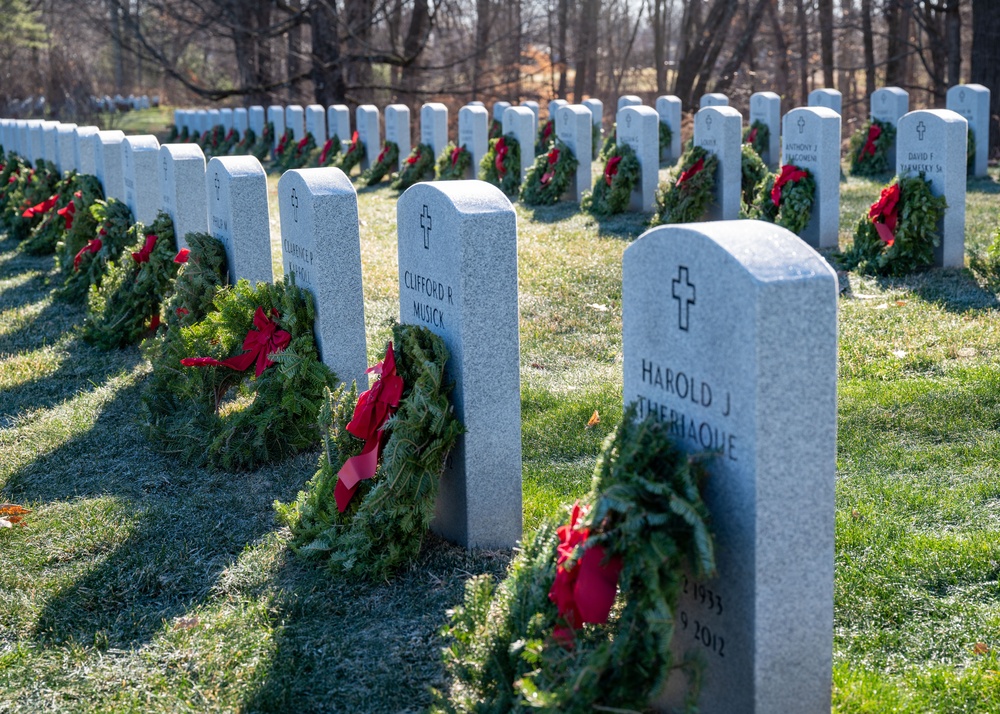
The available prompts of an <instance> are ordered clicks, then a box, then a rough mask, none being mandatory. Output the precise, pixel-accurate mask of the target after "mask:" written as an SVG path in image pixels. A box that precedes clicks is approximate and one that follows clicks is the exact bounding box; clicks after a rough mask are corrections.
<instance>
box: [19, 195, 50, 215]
mask: <svg viewBox="0 0 1000 714" xmlns="http://www.w3.org/2000/svg"><path fill="white" fill-rule="evenodd" d="M58 202H59V196H51V197H50V198H47V199H45V200H44V201H42V202H41V203H38V204H35V205H34V206H31V207H30V208H26V209H25V211H24V213H22V214H21V218H35V217H36V216H40V215H42V214H43V213H48V212H49V211H51V210H52V209H53V208H55V207H56V204H57V203H58Z"/></svg>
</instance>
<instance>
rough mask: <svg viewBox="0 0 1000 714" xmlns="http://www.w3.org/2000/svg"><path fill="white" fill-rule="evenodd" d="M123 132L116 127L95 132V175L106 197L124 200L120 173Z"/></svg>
mask: <svg viewBox="0 0 1000 714" xmlns="http://www.w3.org/2000/svg"><path fill="white" fill-rule="evenodd" d="M123 141H125V132H123V131H119V130H118V129H111V130H109V131H99V132H97V143H96V144H95V147H96V149H97V150H96V151H95V157H96V159H97V166H96V170H97V173H96V176H97V180H98V181H100V182H101V186H103V187H104V195H105V196H106V197H107V198H117V199H118V200H119V201H124V200H125V179H124V176H123V174H122V142H123Z"/></svg>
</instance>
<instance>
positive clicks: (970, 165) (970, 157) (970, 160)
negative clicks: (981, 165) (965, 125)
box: [965, 126, 976, 175]
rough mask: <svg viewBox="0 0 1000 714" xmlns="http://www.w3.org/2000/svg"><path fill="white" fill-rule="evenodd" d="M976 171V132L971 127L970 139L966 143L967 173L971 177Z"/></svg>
mask: <svg viewBox="0 0 1000 714" xmlns="http://www.w3.org/2000/svg"><path fill="white" fill-rule="evenodd" d="M975 170H976V132H974V131H972V127H971V126H970V127H969V133H968V139H967V140H966V143H965V171H966V173H967V174H969V175H971V174H972V173H973V172H974V171H975Z"/></svg>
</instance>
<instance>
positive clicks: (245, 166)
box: [208, 156, 267, 180]
mask: <svg viewBox="0 0 1000 714" xmlns="http://www.w3.org/2000/svg"><path fill="white" fill-rule="evenodd" d="M208 170H209V171H212V170H217V171H225V172H226V174H228V175H229V176H230V177H231V178H242V177H246V176H260V177H261V178H263V179H264V180H267V174H265V173H264V167H263V166H261V165H260V161H258V160H257V157H256V156H215V157H212V160H211V161H209V162H208Z"/></svg>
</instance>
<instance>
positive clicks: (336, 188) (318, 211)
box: [278, 112, 388, 391]
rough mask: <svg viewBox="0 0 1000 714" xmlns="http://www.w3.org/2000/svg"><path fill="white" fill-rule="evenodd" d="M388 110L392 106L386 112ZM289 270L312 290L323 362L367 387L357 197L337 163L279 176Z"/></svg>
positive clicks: (344, 378) (283, 244)
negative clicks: (333, 165) (327, 166)
mask: <svg viewBox="0 0 1000 714" xmlns="http://www.w3.org/2000/svg"><path fill="white" fill-rule="evenodd" d="M386 114H387V116H388V112H387V113H386ZM278 210H279V212H280V214H281V256H282V263H283V265H284V267H285V275H289V274H292V273H294V274H295V284H296V285H298V286H300V287H302V288H305V289H306V290H308V291H309V292H311V293H312V295H313V301H314V303H315V305H316V323H315V332H316V343H317V345H318V347H319V352H320V357H321V358H322V360H323V363H324V364H325V365H326V366H328V367H329V368H330V369H332V370H333V371H334V372H336V374H337V378H338V379H340V380H341V381H343V382H346V383H347V384H350V383H351V382H352V381H354V382H356V383H357V385H358V391H364V390H365V389H367V388H368V377H367V375H366V374H365V370H366V369H367V368H368V354H367V348H366V342H365V301H364V290H363V289H362V284H361V236H360V233H359V231H358V197H357V194H356V193H355V191H354V186H352V185H351V181H350V179H348V178H347V176H346V175H344V172H343V171H341V170H340V169H338V168H321V169H295V170H293V171H286V172H285V173H284V174H282V176H281V179H280V180H279V181H278Z"/></svg>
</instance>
